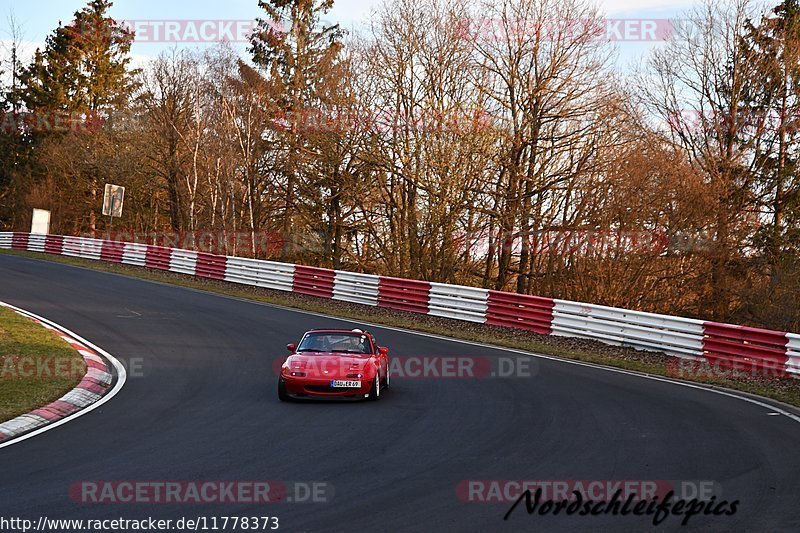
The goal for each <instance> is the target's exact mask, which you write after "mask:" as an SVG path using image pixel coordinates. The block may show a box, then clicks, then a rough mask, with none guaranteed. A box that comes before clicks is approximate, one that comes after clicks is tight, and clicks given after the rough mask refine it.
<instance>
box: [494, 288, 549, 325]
mask: <svg viewBox="0 0 800 533" xmlns="http://www.w3.org/2000/svg"><path fill="white" fill-rule="evenodd" d="M553 306H554V303H553V300H552V299H551V298H540V297H538V296H527V295H524V294H515V293H511V292H500V291H489V302H488V306H487V310H486V323H487V324H491V325H493V326H505V327H507V328H520V329H527V330H530V331H535V332H536V333H541V334H542V335H549V334H550V333H551V332H552V324H553Z"/></svg>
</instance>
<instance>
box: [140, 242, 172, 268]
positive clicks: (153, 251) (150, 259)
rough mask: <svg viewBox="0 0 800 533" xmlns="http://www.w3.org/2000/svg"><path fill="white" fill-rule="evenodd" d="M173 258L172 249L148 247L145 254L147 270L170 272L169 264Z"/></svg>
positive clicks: (149, 245) (150, 245)
mask: <svg viewBox="0 0 800 533" xmlns="http://www.w3.org/2000/svg"><path fill="white" fill-rule="evenodd" d="M171 256H172V250H171V249H170V248H163V247H161V246H153V245H152V244H148V245H147V252H146V253H145V263H144V264H145V266H146V267H147V268H157V269H158V270H169V262H170V259H171Z"/></svg>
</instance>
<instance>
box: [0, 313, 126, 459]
mask: <svg viewBox="0 0 800 533" xmlns="http://www.w3.org/2000/svg"><path fill="white" fill-rule="evenodd" d="M0 307H6V308H8V309H11V310H13V311H15V312H16V313H18V314H20V315H22V316H24V317H26V318H29V319H31V320H33V321H34V322H36V323H38V324H41V326H42V327H44V328H46V329H49V330H51V331H52V332H53V333H55V334H56V335H58V336H59V337H61V338H62V339H63V340H64V341H65V342H67V343H68V344H70V345H71V346H72V347H73V348H75V349H76V350H77V351H78V353H79V354H81V356H83V360H84V362H85V363H86V374H84V376H83V379H81V382H80V383H78V385H77V386H76V387H75V388H74V389H72V390H71V391H69V392H68V393H67V394H65V395H64V396H62V397H61V398H59V399H58V400H56V401H54V402H52V403H50V404H48V405H45V406H44V407H40V408H39V409H36V410H34V411H31V412H30V413H28V414H25V415H21V416H18V417H17V418H14V419H12V420H9V421H7V422H3V423H2V424H0V448H4V447H6V446H11V445H12V444H16V443H17V442H20V441H23V440H26V439H29V438H31V437H34V436H36V435H39V434H41V433H43V432H45V431H48V430H50V429H53V428H55V427H57V426H60V425H61V424H64V423H66V422H68V421H69V420H72V419H74V418H76V417H78V416H81V415H84V414H86V413H88V412H90V411H92V410H93V409H96V408H97V407H100V406H101V405H102V404H104V403H105V402H107V401H108V400H110V399H111V398H112V397H113V396H115V395H116V394H117V392H119V391H120V389H122V386H123V385H124V384H125V380H126V377H127V374H126V372H125V367H124V366H123V365H122V363H120V362H119V361H118V360H117V359H115V358H114V357H113V356H111V355H110V354H108V353H107V352H105V351H104V350H102V349H100V348H98V347H97V346H95V345H94V344H92V343H90V342H89V341H87V340H86V339H83V338H82V337H80V336H79V335H76V334H75V333H73V332H71V331H70V330H68V329H66V328H64V327H62V326H60V325H58V324H55V323H54V322H51V321H49V320H47V319H46V318H42V317H40V316H38V315H35V314H33V313H31V312H29V311H25V310H23V309H20V308H18V307H15V306H13V305H10V304H7V303H5V302H0ZM114 373H116V375H117V379H116V381H114ZM112 384H113V386H112Z"/></svg>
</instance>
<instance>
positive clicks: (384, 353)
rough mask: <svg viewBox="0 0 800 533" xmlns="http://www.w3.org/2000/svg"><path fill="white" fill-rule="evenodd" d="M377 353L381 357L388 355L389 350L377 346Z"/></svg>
mask: <svg viewBox="0 0 800 533" xmlns="http://www.w3.org/2000/svg"><path fill="white" fill-rule="evenodd" d="M378 353H379V354H381V355H389V348H387V347H386V346H378Z"/></svg>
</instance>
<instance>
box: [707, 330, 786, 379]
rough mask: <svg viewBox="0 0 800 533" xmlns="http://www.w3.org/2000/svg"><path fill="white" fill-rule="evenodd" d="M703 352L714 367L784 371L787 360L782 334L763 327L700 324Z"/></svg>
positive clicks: (784, 339)
mask: <svg viewBox="0 0 800 533" xmlns="http://www.w3.org/2000/svg"><path fill="white" fill-rule="evenodd" d="M704 333H705V337H704V338H703V351H704V352H705V356H706V359H707V360H708V362H709V363H711V364H712V365H715V366H721V367H730V368H738V369H744V370H751V369H757V370H763V371H769V372H785V371H786V364H787V362H788V360H789V356H788V354H787V350H786V345H787V344H788V342H789V339H788V337H787V336H786V333H779V332H777V331H769V330H766V329H756V328H748V327H744V326H732V325H730V324H717V323H715V322H705V323H704Z"/></svg>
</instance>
